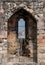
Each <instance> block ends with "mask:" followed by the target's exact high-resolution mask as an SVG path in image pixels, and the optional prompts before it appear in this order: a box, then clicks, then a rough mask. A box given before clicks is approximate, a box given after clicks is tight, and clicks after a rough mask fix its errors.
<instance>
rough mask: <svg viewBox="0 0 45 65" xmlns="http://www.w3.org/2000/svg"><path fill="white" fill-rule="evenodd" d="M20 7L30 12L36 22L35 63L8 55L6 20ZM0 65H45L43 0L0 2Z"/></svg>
mask: <svg viewBox="0 0 45 65" xmlns="http://www.w3.org/2000/svg"><path fill="white" fill-rule="evenodd" d="M21 7H22V8H23V9H25V10H26V11H28V12H30V13H31V14H32V16H33V17H34V18H35V19H36V22H37V63H36V62H32V60H30V59H29V58H26V57H24V58H23V57H17V56H16V57H15V55H10V54H9V53H8V34H7V33H8V20H9V19H10V17H11V16H12V15H13V14H14V13H15V11H16V10H17V9H18V8H21ZM10 50H11V49H10ZM21 58H22V59H21ZM29 60H30V61H29ZM27 61H28V62H27ZM26 62H27V63H26ZM0 65H45V1H44V0H0Z"/></svg>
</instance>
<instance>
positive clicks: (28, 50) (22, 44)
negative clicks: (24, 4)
mask: <svg viewBox="0 0 45 65" xmlns="http://www.w3.org/2000/svg"><path fill="white" fill-rule="evenodd" d="M20 18H23V19H24V20H25V39H19V38H18V21H19V19H20ZM8 53H9V54H11V55H16V56H18V55H19V56H25V57H29V58H32V59H33V61H35V62H37V22H36V20H35V18H34V17H33V16H32V15H31V13H29V12H27V11H26V10H25V9H23V8H21V9H18V10H17V11H16V12H15V13H14V14H13V15H12V16H11V17H10V18H9V20H8Z"/></svg>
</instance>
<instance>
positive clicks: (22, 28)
mask: <svg viewBox="0 0 45 65" xmlns="http://www.w3.org/2000/svg"><path fill="white" fill-rule="evenodd" d="M18 33H19V34H18V38H25V21H24V19H22V18H21V19H20V20H19V21H18Z"/></svg>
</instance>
